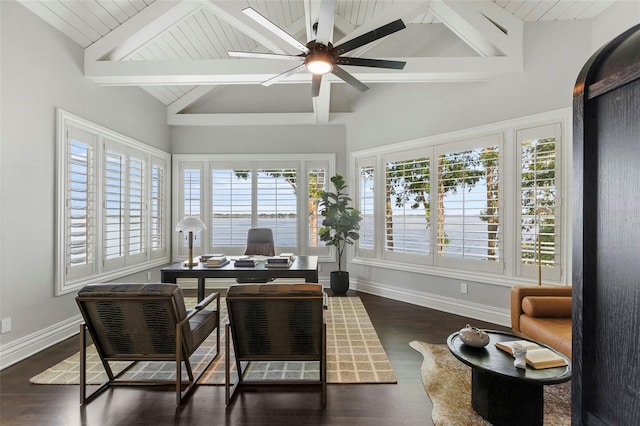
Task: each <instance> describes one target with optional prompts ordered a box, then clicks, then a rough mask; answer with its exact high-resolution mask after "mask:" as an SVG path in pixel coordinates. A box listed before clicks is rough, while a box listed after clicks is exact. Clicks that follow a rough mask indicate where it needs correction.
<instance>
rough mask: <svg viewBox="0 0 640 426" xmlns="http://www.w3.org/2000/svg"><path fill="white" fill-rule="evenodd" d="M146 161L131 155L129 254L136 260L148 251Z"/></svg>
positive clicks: (129, 176)
mask: <svg viewBox="0 0 640 426" xmlns="http://www.w3.org/2000/svg"><path fill="white" fill-rule="evenodd" d="M145 172H146V161H145V160H144V159H143V158H138V156H136V155H131V156H130V157H129V175H128V191H129V193H128V202H129V205H128V216H129V226H128V229H127V231H128V239H127V246H128V254H129V256H130V257H131V258H132V261H133V262H135V261H136V260H135V257H136V255H137V256H138V257H142V255H144V254H145V252H146V248H147V246H146V241H145V228H146V225H147V223H146V216H147V215H146V208H147V206H146V202H145V199H146V193H145V186H146V185H145V180H146V176H145V174H146V173H145Z"/></svg>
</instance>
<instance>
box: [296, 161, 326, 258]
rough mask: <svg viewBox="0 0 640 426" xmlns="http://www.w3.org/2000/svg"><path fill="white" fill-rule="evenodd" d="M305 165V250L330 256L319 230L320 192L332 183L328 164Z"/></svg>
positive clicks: (318, 162) (322, 255) (324, 162)
mask: <svg viewBox="0 0 640 426" xmlns="http://www.w3.org/2000/svg"><path fill="white" fill-rule="evenodd" d="M306 167H307V173H306V178H307V183H306V186H307V188H308V198H307V205H308V211H307V212H306V217H307V218H308V219H307V221H306V225H307V228H308V237H307V249H306V252H307V254H310V255H317V256H320V258H324V259H328V258H331V257H330V256H332V250H331V247H329V246H327V245H325V243H324V242H323V241H322V240H320V235H319V230H320V228H322V219H323V217H322V214H321V210H322V209H321V207H320V201H321V198H320V192H322V191H326V190H327V188H329V187H330V186H331V185H333V184H332V183H331V181H330V180H329V179H330V175H329V164H328V163H327V162H326V161H308V162H307V163H306ZM299 185H300V186H303V185H304V183H303V182H302V181H301V180H300V182H299ZM300 207H302V206H300ZM301 210H302V209H301ZM304 217H305V215H302V218H304ZM303 229H304V228H303Z"/></svg>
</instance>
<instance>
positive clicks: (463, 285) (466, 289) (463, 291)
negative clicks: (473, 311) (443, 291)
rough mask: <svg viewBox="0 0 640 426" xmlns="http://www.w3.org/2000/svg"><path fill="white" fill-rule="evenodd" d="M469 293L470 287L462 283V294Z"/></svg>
mask: <svg viewBox="0 0 640 426" xmlns="http://www.w3.org/2000/svg"><path fill="white" fill-rule="evenodd" d="M468 292H469V286H468V285H467V283H460V293H462V294H467V293H468Z"/></svg>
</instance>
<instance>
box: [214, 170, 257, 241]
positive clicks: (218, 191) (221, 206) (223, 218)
mask: <svg viewBox="0 0 640 426" xmlns="http://www.w3.org/2000/svg"><path fill="white" fill-rule="evenodd" d="M252 176H253V173H252V171H251V170H249V169H213V170H212V172H211V193H212V197H211V201H212V203H211V211H212V213H213V214H212V218H211V221H212V224H211V241H212V245H213V247H229V246H237V247H244V246H245V244H246V242H247V231H248V230H249V228H251V205H252V204H251V203H252V194H253V191H252V182H251V179H252Z"/></svg>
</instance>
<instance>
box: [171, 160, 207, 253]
mask: <svg viewBox="0 0 640 426" xmlns="http://www.w3.org/2000/svg"><path fill="white" fill-rule="evenodd" d="M201 167H202V165H197V166H193V167H192V166H191V165H189V166H188V167H185V168H184V169H183V171H182V191H181V192H182V194H183V203H182V212H181V214H182V215H181V216H180V217H179V218H178V221H179V220H181V219H184V218H187V217H195V218H197V219H200V220H202V203H203V199H202V196H203V193H202V177H203V171H202V168H201ZM203 222H204V221H203ZM205 223H206V222H205ZM177 238H178V239H180V238H181V239H182V240H181V244H180V245H179V252H180V254H181V255H183V256H186V255H187V253H188V252H189V239H188V235H184V234H183V233H179V234H178V235H177ZM193 247H194V248H200V247H202V232H200V233H198V234H196V235H194V239H193Z"/></svg>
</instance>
